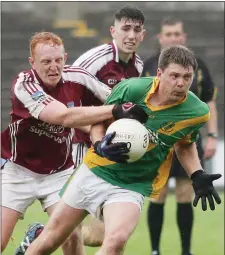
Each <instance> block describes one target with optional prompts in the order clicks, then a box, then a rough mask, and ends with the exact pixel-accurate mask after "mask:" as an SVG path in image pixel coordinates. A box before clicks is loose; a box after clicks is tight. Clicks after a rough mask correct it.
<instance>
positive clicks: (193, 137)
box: [179, 129, 199, 144]
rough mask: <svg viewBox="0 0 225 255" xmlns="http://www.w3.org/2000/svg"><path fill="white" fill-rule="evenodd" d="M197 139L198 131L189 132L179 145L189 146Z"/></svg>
mask: <svg viewBox="0 0 225 255" xmlns="http://www.w3.org/2000/svg"><path fill="white" fill-rule="evenodd" d="M198 137H199V129H197V130H195V131H193V132H191V133H190V134H188V135H186V136H185V137H184V138H183V139H182V140H181V141H179V143H181V144H191V143H194V142H196V141H197V140H198Z"/></svg>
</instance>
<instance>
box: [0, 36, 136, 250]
mask: <svg viewBox="0 0 225 255" xmlns="http://www.w3.org/2000/svg"><path fill="white" fill-rule="evenodd" d="M66 59H67V54H66V53H65V49H64V45H63V42H62V40H61V38H60V37H58V36H57V35H55V34H52V33H49V32H41V33H37V34H35V35H34V36H33V37H32V38H31V41H30V58H29V62H30V64H31V67H32V69H30V70H27V71H24V72H21V73H20V74H19V75H18V76H17V78H16V79H15V81H14V82H13V86H12V111H11V124H10V125H9V127H8V128H7V129H6V130H5V131H4V132H3V133H2V134H1V145H2V146H1V152H2V158H4V159H7V162H6V164H5V165H4V168H3V170H2V172H1V173H2V193H3V195H2V242H1V251H3V250H4V249H5V247H6V246H7V243H8V241H9V238H10V236H11V234H12V232H13V229H14V227H15V225H16V223H17V221H18V220H19V219H20V218H22V217H23V215H24V213H25V211H26V209H27V208H28V207H29V206H30V205H31V204H32V203H33V202H34V201H35V200H36V199H38V200H39V201H40V202H41V204H42V207H43V209H44V210H45V211H46V212H47V213H48V214H49V215H51V213H52V211H53V210H54V208H55V206H56V203H57V202H58V200H59V196H58V192H59V191H60V189H61V188H62V186H63V184H64V183H65V182H66V181H67V179H68V177H69V176H70V175H71V173H72V171H73V168H74V164H73V161H72V155H71V152H72V146H71V140H72V136H73V133H74V131H73V130H74V129H73V128H75V127H76V128H79V127H81V128H82V126H86V125H92V124H94V123H96V122H99V121H103V120H106V119H110V118H112V117H114V118H115V119H118V118H121V117H125V118H126V117H128V118H129V117H131V118H132V117H135V116H137V117H138V115H139V114H140V112H139V113H138V111H139V110H140V109H139V108H138V106H136V105H134V106H133V107H130V108H129V109H126V110H124V107H123V105H116V106H99V107H73V106H80V105H81V104H83V100H84V98H85V96H86V93H87V91H92V93H93V94H94V95H95V96H96V97H98V98H99V99H100V100H101V101H104V100H105V99H106V97H107V96H108V95H109V94H110V92H111V89H110V88H109V87H108V86H107V85H105V84H103V83H101V82H100V81H99V80H98V79H97V78H96V77H94V76H93V75H92V74H90V73H89V72H87V71H86V70H85V69H83V68H81V67H72V66H65V61H66ZM106 146H108V150H107V153H108V156H109V157H110V148H111V147H110V144H109V145H108V144H107V145H106ZM124 146H125V145H124V144H118V148H117V150H118V152H119V150H120V149H122V150H124V151H125V147H124ZM113 148H114V149H115V146H114V147H113ZM113 148H111V149H113ZM118 154H119V155H118V156H119V157H120V156H121V157H124V155H123V152H122V153H121V154H120V153H118ZM70 238H71V239H72V240H70V242H66V243H65V244H64V245H63V252H64V254H75V253H76V254H83V246H82V243H81V245H80V247H78V246H79V245H78V244H79V243H80V242H79V240H78V238H77V236H76V233H75V234H74V235H72V236H71V237H70ZM29 241H30V240H29ZM29 241H28V243H29ZM31 241H32V240H31ZM26 245H27V244H26ZM26 245H25V247H24V246H21V247H20V248H21V253H17V254H23V253H22V252H24V251H25V248H26Z"/></svg>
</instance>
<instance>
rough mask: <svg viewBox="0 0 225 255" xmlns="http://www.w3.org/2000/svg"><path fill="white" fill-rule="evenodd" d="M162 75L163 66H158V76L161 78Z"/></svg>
mask: <svg viewBox="0 0 225 255" xmlns="http://www.w3.org/2000/svg"><path fill="white" fill-rule="evenodd" d="M161 75H162V69H161V68H157V75H156V76H157V78H158V79H160V77H161Z"/></svg>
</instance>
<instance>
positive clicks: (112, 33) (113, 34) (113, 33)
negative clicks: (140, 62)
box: [109, 26, 116, 39]
mask: <svg viewBox="0 0 225 255" xmlns="http://www.w3.org/2000/svg"><path fill="white" fill-rule="evenodd" d="M109 31H110V34H111V36H112V38H113V39H114V37H115V32H116V30H115V27H114V26H110V28H109Z"/></svg>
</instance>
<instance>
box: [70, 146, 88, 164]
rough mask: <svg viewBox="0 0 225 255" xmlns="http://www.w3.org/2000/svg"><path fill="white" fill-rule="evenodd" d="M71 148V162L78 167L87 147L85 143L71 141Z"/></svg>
mask: <svg viewBox="0 0 225 255" xmlns="http://www.w3.org/2000/svg"><path fill="white" fill-rule="evenodd" d="M72 148H73V151H72V156H73V162H74V165H75V167H78V166H79V165H80V164H81V163H82V161H83V157H84V155H85V154H86V153H87V151H88V147H87V145H86V144H85V143H73V144H72Z"/></svg>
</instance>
